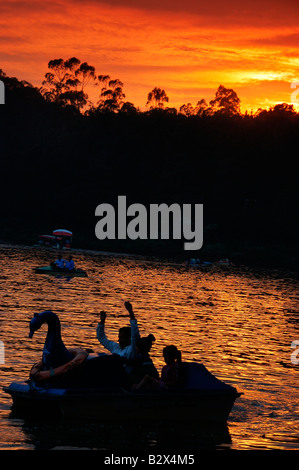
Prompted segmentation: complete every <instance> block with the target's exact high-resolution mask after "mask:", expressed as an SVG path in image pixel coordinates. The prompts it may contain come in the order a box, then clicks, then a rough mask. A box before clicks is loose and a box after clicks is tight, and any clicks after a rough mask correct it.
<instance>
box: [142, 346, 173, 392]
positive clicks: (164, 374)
mask: <svg viewBox="0 0 299 470" xmlns="http://www.w3.org/2000/svg"><path fill="white" fill-rule="evenodd" d="M163 356H164V361H165V363H166V364H165V366H163V367H162V371H161V378H160V379H158V380H157V379H156V378H154V377H151V376H150V375H146V376H144V378H143V379H142V380H141V381H140V382H139V384H137V385H135V386H133V388H134V389H135V390H139V389H158V390H160V389H167V388H173V387H176V386H177V385H178V383H179V373H180V365H181V362H182V356H181V351H179V350H178V349H177V347H176V346H173V345H170V346H166V347H165V348H164V349H163Z"/></svg>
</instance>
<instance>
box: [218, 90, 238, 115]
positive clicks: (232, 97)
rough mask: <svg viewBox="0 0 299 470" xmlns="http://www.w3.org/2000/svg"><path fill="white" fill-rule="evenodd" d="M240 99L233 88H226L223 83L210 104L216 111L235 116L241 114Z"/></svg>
mask: <svg viewBox="0 0 299 470" xmlns="http://www.w3.org/2000/svg"><path fill="white" fill-rule="evenodd" d="M240 103H241V101H240V99H239V97H238V95H237V93H236V92H235V91H234V90H233V89H232V88H225V87H224V86H223V85H220V86H219V87H218V90H217V91H216V96H215V99H214V100H211V101H210V105H211V106H212V108H213V109H214V111H215V113H218V114H225V115H228V116H234V115H237V114H240Z"/></svg>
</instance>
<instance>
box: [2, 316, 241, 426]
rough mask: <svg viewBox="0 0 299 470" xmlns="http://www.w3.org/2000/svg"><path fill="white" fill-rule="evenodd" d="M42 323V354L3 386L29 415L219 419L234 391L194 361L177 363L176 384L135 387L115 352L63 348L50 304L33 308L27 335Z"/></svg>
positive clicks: (221, 420)
mask: <svg viewBox="0 0 299 470" xmlns="http://www.w3.org/2000/svg"><path fill="white" fill-rule="evenodd" d="M44 324H47V325H48V331H47V336H46V340H45V344H44V349H43V355H42V359H41V361H39V362H38V363H36V364H35V365H34V366H33V367H32V368H31V371H30V374H29V380H25V381H22V382H13V383H12V384H10V385H9V387H4V391H5V392H7V393H9V394H10V395H11V397H12V400H13V409H14V410H16V411H17V412H21V413H25V414H26V415H29V416H30V417H31V416H33V415H37V416H39V417H40V416H42V415H45V416H47V415H50V416H51V417H53V416H60V417H64V418H75V419H88V420H89V419H93V420H94V419H96V420H100V421H109V422H111V421H123V420H128V421H132V420H133V421H134V422H135V421H140V420H143V421H164V422H166V421H167V422H170V421H175V422H211V423H215V422H217V423H225V422H226V420H227V418H228V416H229V414H230V412H231V409H232V407H233V405H234V402H235V400H236V398H238V397H239V396H240V393H238V392H237V390H236V389H235V388H234V387H232V386H231V385H228V384H226V383H224V382H222V381H221V380H219V379H217V378H216V377H215V376H214V375H213V374H211V373H210V372H209V371H208V370H207V369H206V368H205V367H204V365H203V364H198V363H196V362H183V363H181V364H180V374H179V376H180V380H179V383H178V386H176V387H173V388H165V389H164V388H163V389H160V388H159V389H155V390H151V389H138V390H137V389H136V390H135V389H133V388H132V383H131V380H130V376H129V374H128V373H127V372H126V369H125V363H124V359H123V358H121V357H120V356H118V355H115V354H97V355H88V354H87V352H86V351H84V350H82V349H80V348H79V349H78V348H76V349H68V348H66V346H65V345H64V343H63V340H62V338H61V325H60V321H59V318H58V316H57V315H56V314H55V313H54V312H52V311H51V310H45V311H44V312H41V313H35V314H34V317H33V318H32V320H31V321H30V332H29V337H30V338H32V337H33V335H34V332H35V331H37V330H38V329H40V328H41V327H42V326H43V325H44Z"/></svg>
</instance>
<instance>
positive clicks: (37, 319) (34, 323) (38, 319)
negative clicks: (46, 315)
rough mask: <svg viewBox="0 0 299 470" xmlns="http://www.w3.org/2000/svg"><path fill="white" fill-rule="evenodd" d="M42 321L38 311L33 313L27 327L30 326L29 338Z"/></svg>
mask: <svg viewBox="0 0 299 470" xmlns="http://www.w3.org/2000/svg"><path fill="white" fill-rule="evenodd" d="M43 323H44V319H43V318H41V317H40V315H39V313H35V314H34V317H33V318H32V320H31V321H30V325H29V328H30V332H29V338H32V336H33V334H34V332H35V331H37V330H39V328H40V327H41V326H42V324H43Z"/></svg>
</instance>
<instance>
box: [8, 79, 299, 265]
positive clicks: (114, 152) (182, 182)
mask: <svg viewBox="0 0 299 470" xmlns="http://www.w3.org/2000/svg"><path fill="white" fill-rule="evenodd" d="M82 73H83V72H82ZM0 79H1V80H2V81H3V82H4V83H5V98H6V103H5V105H4V106H0V111H1V173H0V180H1V181H0V188H1V214H0V215H1V226H0V239H1V240H2V241H18V242H20V241H24V242H27V243H32V244H34V243H35V242H36V240H37V237H38V235H40V234H41V233H50V232H51V230H53V229H55V228H67V229H70V230H73V231H74V233H75V237H74V243H75V245H76V246H79V247H82V248H84V247H89V248H94V249H99V250H111V251H131V252H135V253H140V252H144V253H151V254H159V255H161V254H163V253H164V254H166V255H180V256H185V257H186V258H188V257H189V256H191V255H192V256H194V255H195V256H196V257H200V258H206V259H210V258H214V259H217V258H219V257H223V256H229V257H231V258H232V259H233V261H236V262H249V263H250V262H253V263H255V262H264V263H271V264H272V265H283V264H284V263H285V265H289V266H292V267H296V265H297V260H298V258H297V257H296V256H297V255H296V253H295V252H294V250H295V248H294V247H295V246H296V242H297V232H296V218H297V200H298V192H297V187H298V182H297V181H298V175H297V172H296V170H297V145H298V137H299V115H298V114H297V113H296V112H295V111H294V109H293V107H292V106H290V105H287V104H281V105H277V106H275V107H273V108H271V109H270V110H260V111H259V112H258V113H256V114H255V115H250V114H247V113H246V114H245V115H242V114H240V112H239V105H240V103H239V101H238V100H237V99H236V95H232V90H229V100H228V101H229V103H230V104H229V105H225V102H227V100H225V97H226V98H228V95H227V93H228V92H227V89H225V88H224V87H219V89H218V90H217V92H216V96H215V100H213V101H214V103H209V105H207V104H206V103H205V102H203V100H201V102H199V103H198V105H197V111H196V112H194V109H195V108H192V106H191V105H190V106H189V105H186V108H182V109H181V110H180V111H179V112H177V111H176V110H173V109H172V108H170V109H169V108H165V107H164V104H165V103H166V102H167V100H166V99H162V101H159V99H158V98H157V96H156V98H155V93H154V90H153V92H152V95H151V96H148V100H149V101H150V102H151V103H152V106H150V107H149V110H148V111H146V112H141V111H140V110H138V109H136V108H135V106H134V105H132V104H127V105H126V107H125V109H123V110H121V108H115V106H112V104H111V102H110V105H111V106H110V109H108V107H107V106H105V105H104V102H105V97H106V98H107V99H108V98H109V99H113V97H112V98H111V95H109V93H107V94H106V95H105V96H104V97H103V96H102V99H104V101H101V100H100V102H99V104H98V106H97V107H96V108H95V107H94V106H89V107H88V108H87V109H85V111H84V112H82V107H81V106H78V104H76V103H75V104H74V103H70V102H69V101H67V98H66V96H65V97H64V99H63V100H56V99H52V98H49V96H48V97H47V96H45V84H44V85H43V89H37V88H35V87H33V86H31V85H30V84H29V83H27V82H20V81H19V80H17V79H16V78H10V77H7V76H6V75H5V74H4V73H3V72H1V74H0ZM102 79H103V80H102V82H103V83H104V81H105V80H106V82H107V80H108V79H107V78H105V77H104V76H102ZM48 80H50V81H51V77H48ZM106 82H105V83H106ZM110 85H111V84H110ZM112 85H113V84H112ZM105 86H106V88H107V87H109V83H106V85H105ZM117 86H120V84H119V83H116V84H115V88H117ZM104 88H105V87H103V88H102V91H101V94H102V93H104V91H103V89H104ZM107 89H108V88H107ZM47 90H48V92H49V90H50V88H49V87H48V88H47ZM52 91H53V90H52ZM117 93H118V92H117ZM217 93H218V94H217ZM149 95H150V94H149ZM166 97H167V96H166ZM77 98H78V97H77ZM164 98H165V95H164ZM232 98H233V99H232ZM68 99H69V98H68ZM85 99H87V98H86V97H85ZM221 99H222V101H221ZM223 99H224V101H223ZM155 100H156V101H155ZM159 103H160V104H159ZM223 103H224V104H223ZM106 104H107V103H106ZM85 105H86V102H85ZM215 106H216V108H215ZM188 109H189V111H188ZM192 109H193V111H192ZM198 109H201V111H200V112H198ZM80 110H81V111H80ZM203 110H205V112H203ZM232 110H235V111H236V112H235V111H232ZM118 195H126V196H127V198H128V204H130V203H133V202H139V203H142V204H144V205H148V204H151V203H162V202H165V203H168V204H171V203H173V202H177V203H181V204H183V203H189V204H190V203H203V204H204V247H203V249H202V250H201V251H200V252H198V253H196V254H195V253H184V252H183V244H182V242H178V241H176V242H173V243H171V242H165V241H156V242H154V241H140V240H137V241H130V240H128V241H127V242H126V241H122V242H120V241H103V242H100V241H99V240H97V239H96V237H95V232H94V229H95V225H96V222H97V219H96V217H95V208H96V206H97V205H98V204H100V203H103V202H110V203H112V204H114V205H115V206H116V201H117V196H118Z"/></svg>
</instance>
